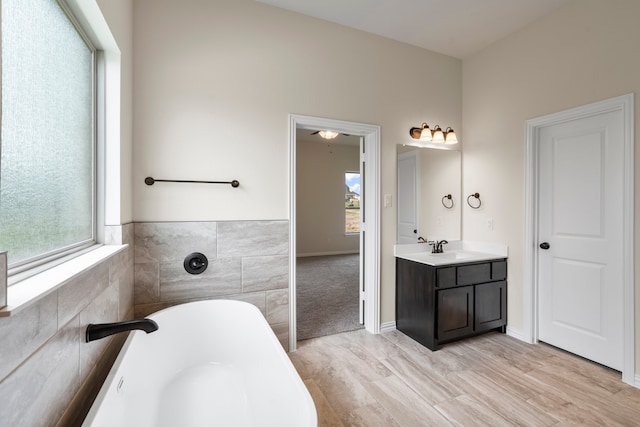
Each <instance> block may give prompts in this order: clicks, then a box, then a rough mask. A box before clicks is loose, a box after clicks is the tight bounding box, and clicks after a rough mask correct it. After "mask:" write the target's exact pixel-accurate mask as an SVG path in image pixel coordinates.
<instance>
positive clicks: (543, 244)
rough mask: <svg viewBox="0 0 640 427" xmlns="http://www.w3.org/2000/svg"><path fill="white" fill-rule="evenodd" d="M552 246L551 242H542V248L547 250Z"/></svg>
mask: <svg viewBox="0 0 640 427" xmlns="http://www.w3.org/2000/svg"><path fill="white" fill-rule="evenodd" d="M550 247H551V246H550V245H549V243H547V242H542V243H540V249H544V250H547V249H549V248H550Z"/></svg>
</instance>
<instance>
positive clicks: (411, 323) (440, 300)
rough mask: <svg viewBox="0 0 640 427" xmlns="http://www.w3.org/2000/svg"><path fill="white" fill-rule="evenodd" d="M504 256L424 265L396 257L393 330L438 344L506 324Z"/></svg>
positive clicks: (432, 345)
mask: <svg viewBox="0 0 640 427" xmlns="http://www.w3.org/2000/svg"><path fill="white" fill-rule="evenodd" d="M506 279H507V260H506V259H498V260H491V261H482V262H473V263H466V264H456V265H446V266H437V267H434V266H430V265H427V264H422V263H418V262H414V261H409V260H406V259H403V258H396V328H397V329H398V330H399V331H401V332H403V333H405V334H406V335H408V336H409V337H411V338H413V339H414V340H416V341H418V342H419V343H421V344H422V345H424V346H426V347H428V348H430V349H431V350H437V349H438V345H439V344H442V343H446V342H450V341H454V340H457V339H461V338H465V337H469V336H472V335H477V334H479V333H482V332H486V331H490V330H499V331H501V332H504V329H505V327H506V324H507V282H506Z"/></svg>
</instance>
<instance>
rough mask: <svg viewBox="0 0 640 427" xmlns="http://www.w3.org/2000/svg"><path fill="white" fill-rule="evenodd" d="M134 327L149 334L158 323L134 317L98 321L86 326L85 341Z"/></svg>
mask: <svg viewBox="0 0 640 427" xmlns="http://www.w3.org/2000/svg"><path fill="white" fill-rule="evenodd" d="M135 329H139V330H141V331H145V332H146V333H148V334H149V333H151V332H154V331H157V330H158V324H157V323H156V322H155V321H153V320H151V319H136V320H129V321H125V322H116V323H98V324H95V325H94V324H89V325H88V326H87V332H86V339H87V342H91V341H94V340H99V339H100V338H104V337H108V336H109V335H113V334H117V333H119V332H126V331H133V330H135Z"/></svg>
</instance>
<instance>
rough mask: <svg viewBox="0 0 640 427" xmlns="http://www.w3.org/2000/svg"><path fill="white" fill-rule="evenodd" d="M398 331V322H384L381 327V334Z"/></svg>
mask: <svg viewBox="0 0 640 427" xmlns="http://www.w3.org/2000/svg"><path fill="white" fill-rule="evenodd" d="M395 330H396V322H395V321H393V322H384V323H382V324H381V325H380V332H389V331H395Z"/></svg>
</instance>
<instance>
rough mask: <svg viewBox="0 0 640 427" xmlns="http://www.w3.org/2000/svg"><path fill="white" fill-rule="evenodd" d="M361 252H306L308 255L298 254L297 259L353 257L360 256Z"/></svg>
mask: <svg viewBox="0 0 640 427" xmlns="http://www.w3.org/2000/svg"><path fill="white" fill-rule="evenodd" d="M359 253H360V251H359V250H355V251H353V250H351V251H332V252H306V253H297V254H296V258H305V257H311V256H330V255H352V254H359Z"/></svg>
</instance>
